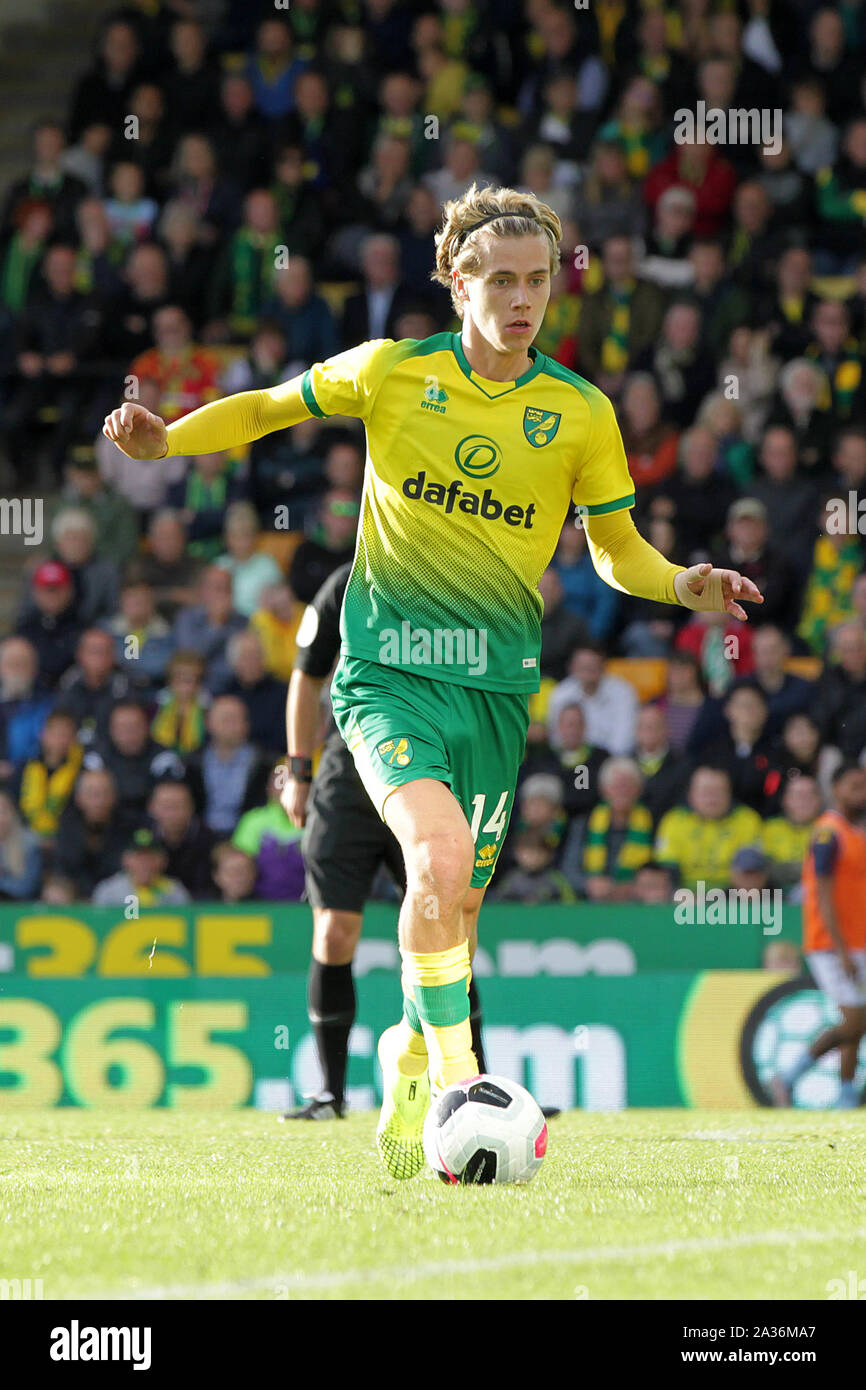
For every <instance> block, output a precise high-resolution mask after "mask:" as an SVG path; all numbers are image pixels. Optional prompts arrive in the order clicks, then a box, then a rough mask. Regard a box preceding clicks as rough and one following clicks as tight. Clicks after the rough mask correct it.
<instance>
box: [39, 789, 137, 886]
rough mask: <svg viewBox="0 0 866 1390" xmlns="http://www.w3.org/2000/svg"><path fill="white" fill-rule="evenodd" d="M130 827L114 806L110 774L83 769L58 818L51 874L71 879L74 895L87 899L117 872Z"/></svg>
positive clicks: (114, 790) (115, 803) (124, 816)
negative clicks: (53, 872) (97, 886)
mask: <svg viewBox="0 0 866 1390" xmlns="http://www.w3.org/2000/svg"><path fill="white" fill-rule="evenodd" d="M134 828H135V823H134V822H132V821H131V820H130V818H129V816H128V815H127V814H126V813H125V812H124V811H121V809H120V807H119V806H118V804H117V789H116V787H115V785H114V778H113V777H112V775H111V773H110V772H109V771H108V770H107V769H106V768H93V769H91V770H88V769H84V771H82V773H81V774H80V776H79V778H78V781H77V782H76V783H75V791H74V792H73V794H72V800H71V801H70V802H68V804H67V806H66V809H65V810H64V812H63V814H62V815H61V817H60V826H59V828H58V832H57V841H56V844H55V847H54V865H53V867H54V870H55V872H57V873H59V874H62V875H63V876H64V877H66V878H70V879H72V881H73V882H74V884H75V889H76V894H77V896H78V897H80V898H84V899H88V898H89V897H90V895H91V893H92V892H93V890H94V888H95V887H96V885H97V883H101V882H102V881H103V879H106V878H110V877H111V875H112V874H116V873H117V872H118V870H119V869H120V861H121V856H122V854H123V851H124V849H125V848H126V845H127V843H128V841H129V837H130V835H131V833H132V831H133V829H134Z"/></svg>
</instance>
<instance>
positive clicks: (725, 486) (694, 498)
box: [649, 425, 737, 565]
mask: <svg viewBox="0 0 866 1390" xmlns="http://www.w3.org/2000/svg"><path fill="white" fill-rule="evenodd" d="M718 452H719V449H718V442H717V440H716V437H715V435H714V434H713V432H712V430H709V429H707V427H706V426H705V425H695V426H693V428H692V429H690V430H686V432H685V433H684V434H682V435H680V445H679V455H680V467H679V469H678V471H677V472H676V473H672V474H671V475H670V476H669V477H667V478H665V479H663V481H662V482H661V483H660V484H659V487H658V492H657V494H656V495H655V496H654V497H653V498H652V500H651V502H650V506H649V512H650V516H652V517H664V518H666V519H667V520H669V521H671V522H673V525H674V528H675V530H676V535H677V544H678V547H679V548H680V550H681V551H682V554H683V557H684V558H683V564H685V565H693V564H700V563H702V562H703V561H705V560H707V559H709V554H710V549H711V547H712V545H713V543H714V541H715V539H716V537H717V536H718V535H719V534H720V533H721V531H722V527H723V525H724V518H725V516H726V515H727V512H728V508H729V507H730V506H731V504H732V503H733V502H734V500H735V499H736V495H737V494H736V490H735V488H734V486H733V483H732V482H731V481H730V479H729V478H725V477H723V476H722V474H721V473H719V472H717V471H716V463H717V459H718Z"/></svg>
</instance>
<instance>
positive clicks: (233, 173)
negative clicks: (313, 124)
mask: <svg viewBox="0 0 866 1390" xmlns="http://www.w3.org/2000/svg"><path fill="white" fill-rule="evenodd" d="M203 109H205V110H207V112H208V122H209V131H208V134H209V136H210V144H209V146H208V148H209V149H211V150H213V149H217V150H219V152H220V166H221V168H222V171H223V173H224V174H225V176H226V178H227V180H230V181H231V182H232V183H233V184H235V185H236V186H237V187H238V189H239V190H241V191H243V192H246V191H247V190H248V189H250V188H264V187H265V185H266V184H267V181H268V176H269V174H270V167H271V149H270V139H269V135H268V127H267V122H266V121H265V120H263V118H262V117H261V116H260V115H259V113H258V111H256V109H255V103H254V99H253V89H252V87H251V86H250V84H249V82H248V81H247V79H246V78H245V77H244V76H243V75H242V74H241V73H239V72H234V71H233V70H232V69H229V70H228V71H227V72H226V73H225V75H224V76H223V77H222V80H221V82H220V89H219V100H218V102H214V103H213V104H212V105H211V106H210V107H207V108H203ZM293 249H294V248H293V247H289V250H290V251H291V250H293Z"/></svg>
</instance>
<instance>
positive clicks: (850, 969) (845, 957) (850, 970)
mask: <svg viewBox="0 0 866 1390" xmlns="http://www.w3.org/2000/svg"><path fill="white" fill-rule="evenodd" d="M839 960H840V961H841V963H842V969H843V970H844V971H845V974H846V975H847V976H848V979H849V980H856V979H857V963H856V961H854V960H853V959H852V958H851V956H850V955H849V954H848V952H847V951H840V952H839Z"/></svg>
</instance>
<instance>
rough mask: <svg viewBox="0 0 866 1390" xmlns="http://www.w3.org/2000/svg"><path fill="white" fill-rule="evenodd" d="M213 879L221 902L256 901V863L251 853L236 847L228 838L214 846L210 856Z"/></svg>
mask: <svg viewBox="0 0 866 1390" xmlns="http://www.w3.org/2000/svg"><path fill="white" fill-rule="evenodd" d="M211 862H212V864H213V870H212V872H213V881H214V883H215V884H216V887H217V894H218V899H219V901H220V902H222V903H248V902H254V901H256V891H255V890H256V878H257V877H258V865H257V864H256V861H255V859H253V857H252V855H250V854H245V853H244V851H243V850H242V849H236V848H235V846H234V845H232V844H230V843H229V841H228V840H224V841H223V842H222V843H221V844H218V845H216V846H215V848H214V850H213V854H212V856H211Z"/></svg>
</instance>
